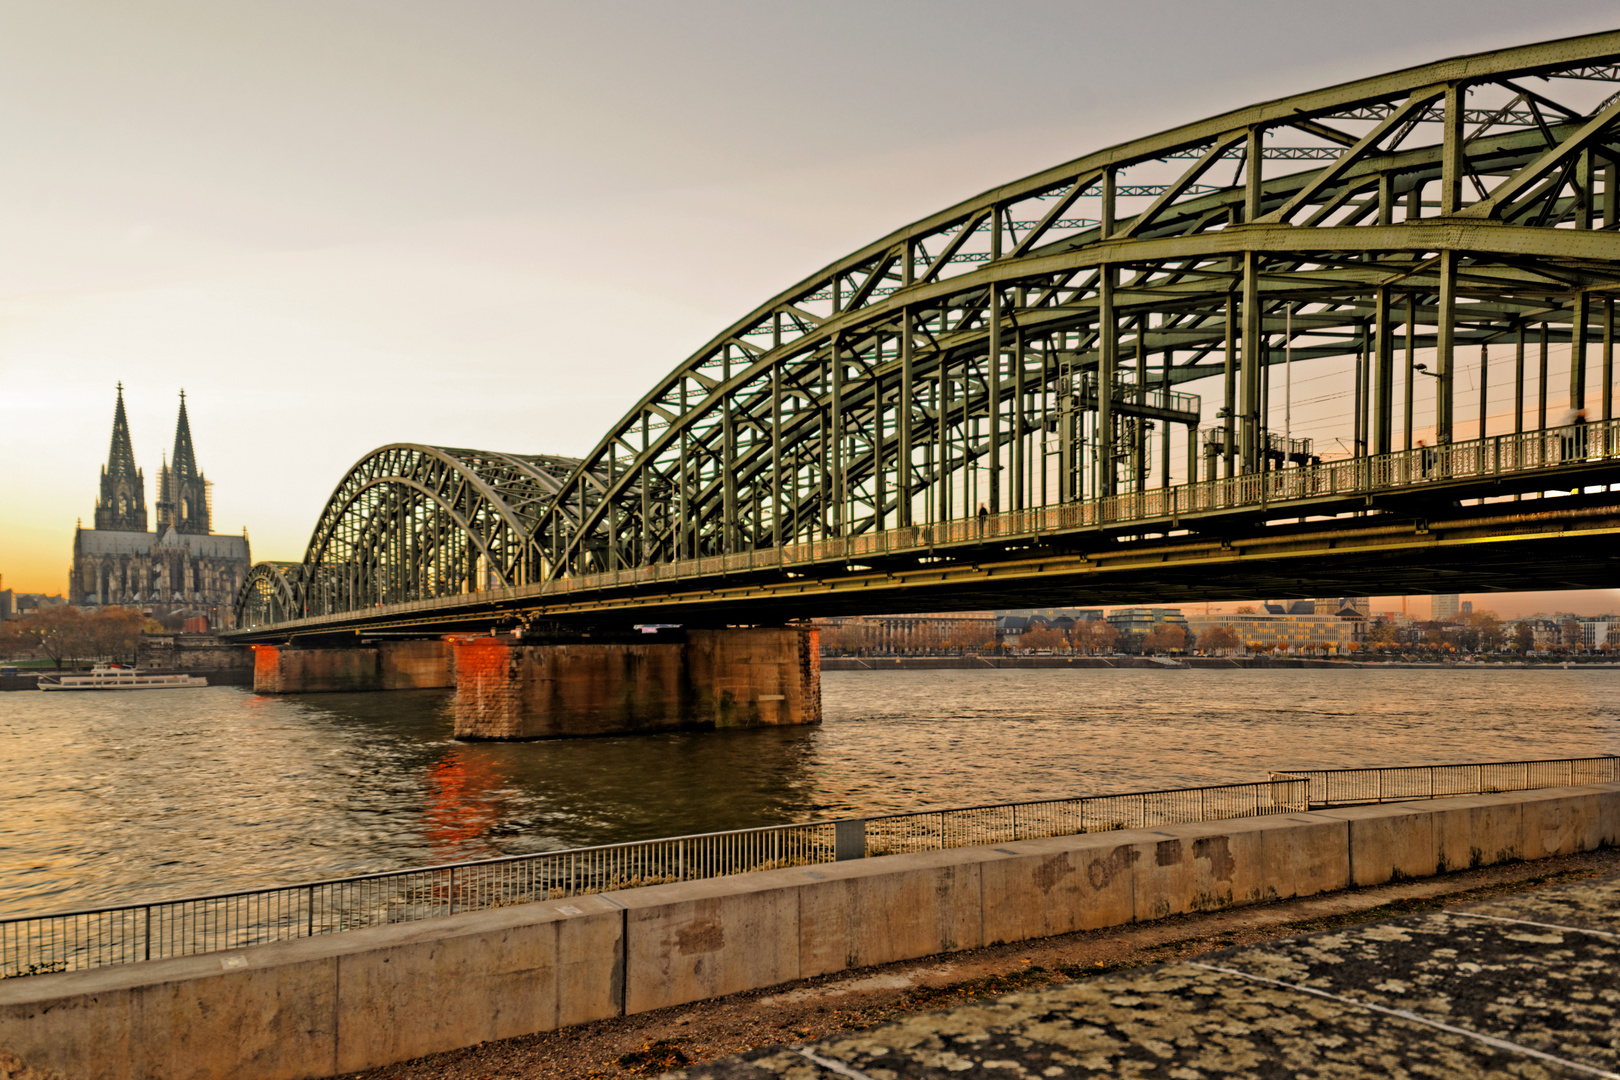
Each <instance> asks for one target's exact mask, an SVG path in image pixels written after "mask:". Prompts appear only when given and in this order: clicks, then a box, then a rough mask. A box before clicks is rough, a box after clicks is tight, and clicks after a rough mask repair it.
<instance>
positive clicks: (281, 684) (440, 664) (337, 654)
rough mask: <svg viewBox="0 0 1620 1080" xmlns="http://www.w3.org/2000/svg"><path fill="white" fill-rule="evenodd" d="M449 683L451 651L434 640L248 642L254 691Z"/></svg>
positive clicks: (322, 690)
mask: <svg viewBox="0 0 1620 1080" xmlns="http://www.w3.org/2000/svg"><path fill="white" fill-rule="evenodd" d="M454 685H455V654H454V651H453V650H452V648H451V646H450V643H449V642H447V641H441V640H438V639H427V640H416V641H388V642H383V643H382V644H380V645H368V646H355V647H353V648H329V649H292V648H278V647H277V646H274V645H255V646H253V689H254V690H255V691H256V692H257V693H260V694H321V693H330V692H337V691H349V692H353V691H365V690H417V689H428V688H444V687H450V686H454Z"/></svg>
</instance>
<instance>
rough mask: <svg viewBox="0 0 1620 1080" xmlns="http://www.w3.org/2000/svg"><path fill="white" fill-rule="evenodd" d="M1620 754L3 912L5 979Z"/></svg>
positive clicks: (1059, 802) (1609, 776)
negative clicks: (7, 916)
mask: <svg viewBox="0 0 1620 1080" xmlns="http://www.w3.org/2000/svg"><path fill="white" fill-rule="evenodd" d="M1617 762H1620V759H1617V758H1613V757H1607V758H1574V759H1558V760H1553V761H1520V762H1491V763H1485V764H1479V765H1437V766H1415V767H1400V768H1388V769H1340V770H1305V771H1296V772H1286V773H1283V772H1278V773H1272V774H1271V779H1270V780H1267V781H1263V782H1259V783H1251V784H1222V785H1215V786H1210V787H1197V788H1178V789H1169V790H1161V791H1135V792H1125V793H1122V794H1114V795H1097V796H1085V797H1077V798H1068V799H1044V800H1039V801H1031V802H1016V803H995V804H989V805H983V806H967V807H955V808H950V809H943V810H924V811H916V812H912V813H902V814H883V815H877V816H873V817H868V818H856V819H845V820H841V821H812V822H804V823H800V824H792V825H780V826H767V827H764V828H757V829H736V830H731V831H729V832H717V833H704V834H700V835H695V836H677V837H669V838H665V839H658V840H645V841H634V842H630V843H623V844H604V845H599V846H596V847H586V848H572V849H568V850H564V851H551V852H541V853H537V854H533V855H514V856H508V857H505V858H500V859H485V860H481V861H477V862H465V863H455V864H451V865H445V866H433V867H425V868H422V869H414V870H398V871H389V872H384V873H377V874H364V875H358V876H354V877H345V878H334V879H329V880H325V881H314V882H307V883H304V884H298V885H287V886H281V887H277V888H270V889H254V890H247V891H242V892H233V893H222V894H216V895H211V896H199V897H189V898H185V899H179V900H166V901H159V902H154V903H147V904H125V905H120V906H116V907H107V908H97V909H91V910H82V911H68V912H61V913H57V914H50V915H38V916H22V917H18V918H10V919H0V978H10V977H13V976H18V975H30V974H40V973H45V972H53V971H69V970H78V969H83V968H92V967H102V966H106V965H111V964H127V963H133V962H136V961H140V960H157V959H161V958H164V957H175V956H193V955H198V954H201V953H210V952H219V951H223V950H228V949H239V948H244V947H246V946H249V945H259V944H265V943H267V942H272V941H287V940H292V939H296V938H305V937H313V936H316V935H322V934H332V933H338V932H341V931H344V930H353V929H358V928H360V927H367V926H385V925H391V924H395V923H404V922H416V921H420V920H424V919H433V918H438V917H440V916H444V915H451V914H457V913H461V912H467V911H484V910H488V909H490V908H495V907H504V906H508V905H511V904H520V903H527V902H532V901H536V900H556V899H565V898H568V897H575V896H584V895H593V894H597V893H604V892H612V891H614V890H617V889H628V888H634V887H636V886H640V885H654V884H664V883H669V882H678V881H693V880H698V879H703V878H713V877H721V876H725V875H729V874H740V873H747V872H749V871H754V870H768V869H777V868H782V867H791V866H813V865H817V864H821V863H829V862H835V861H841V860H845V859H853V858H864V857H874V856H879V855H895V854H905V853H910V852H917V851H932V850H939V849H943V848H953V847H965V846H977V845H989V844H998V843H1008V842H1011V841H1016V840H1029V839H1035V838H1039V837H1047V836H1071V835H1076V834H1080V833H1088V832H1103V831H1110V830H1114V829H1131V828H1147V827H1153V826H1159V825H1174V824H1185V823H1189V822H1199V821H1223V820H1229V819H1233V818H1248V817H1260V816H1265V815H1270V814H1282V813H1290V812H1296V811H1302V810H1306V809H1308V808H1310V807H1321V806H1328V805H1334V804H1336V803H1346V802H1378V801H1388V800H1392V799H1398V798H1404V799H1416V798H1429V797H1431V796H1438V795H1459V794H1473V793H1475V792H1480V791H1520V790H1528V789H1532V788H1539V787H1563V786H1570V785H1577V784H1589V783H1599V782H1605V781H1613V780H1615V779H1617V772H1616V763H1617Z"/></svg>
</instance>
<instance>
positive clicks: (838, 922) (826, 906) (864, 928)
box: [799, 848, 993, 977]
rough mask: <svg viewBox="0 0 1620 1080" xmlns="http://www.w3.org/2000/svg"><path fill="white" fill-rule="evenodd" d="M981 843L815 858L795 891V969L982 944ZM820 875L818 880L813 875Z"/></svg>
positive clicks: (822, 969) (816, 970)
mask: <svg viewBox="0 0 1620 1080" xmlns="http://www.w3.org/2000/svg"><path fill="white" fill-rule="evenodd" d="M992 859H993V854H992V853H987V852H986V850H985V849H983V848H969V849H954V850H949V851H927V852H919V853H917V854H914V855H890V856H886V857H882V858H876V859H861V860H853V861H850V862H843V863H833V864H831V865H828V866H818V867H816V868H814V869H813V870H811V871H809V872H808V873H807V874H806V876H807V877H809V878H811V879H812V880H811V881H810V883H809V884H807V885H806V886H805V887H804V888H802V889H801V890H800V891H799V919H800V927H799V942H800V944H799V948H800V965H799V970H800V974H801V976H804V977H808V976H811V975H822V974H825V973H827V972H830V971H842V970H844V969H845V968H851V967H864V966H866V965H869V964H886V963H888V962H890V961H892V960H901V959H905V958H908V957H913V956H928V955H930V954H933V953H941V952H954V951H956V950H958V949H972V948H977V947H978V946H980V945H982V944H984V924H983V916H982V911H983V908H984V907H985V906H986V904H985V900H984V893H983V888H982V885H981V881H980V876H979V875H980V871H981V869H982V867H983V866H984V864H985V862H986V861H990V860H992ZM816 879H821V880H816Z"/></svg>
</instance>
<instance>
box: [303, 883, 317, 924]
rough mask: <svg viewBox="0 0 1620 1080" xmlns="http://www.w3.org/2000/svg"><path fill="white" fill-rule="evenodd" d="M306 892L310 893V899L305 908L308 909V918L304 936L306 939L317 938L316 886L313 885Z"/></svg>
mask: <svg viewBox="0 0 1620 1080" xmlns="http://www.w3.org/2000/svg"><path fill="white" fill-rule="evenodd" d="M306 891H307V892H308V893H309V899H308V900H307V901H306V902H305V906H306V908H307V911H306V915H307V918H306V919H305V924H306V925H305V931H304V936H305V937H314V936H315V886H313V885H311V886H310V887H309V888H308V889H307V890H306Z"/></svg>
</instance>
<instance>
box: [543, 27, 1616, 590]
mask: <svg viewBox="0 0 1620 1080" xmlns="http://www.w3.org/2000/svg"><path fill="white" fill-rule="evenodd" d="M1617 56H1620V35H1617V34H1613V33H1610V34H1596V35H1590V36H1587V37H1582V38H1573V39H1567V40H1563V41H1554V42H1546V43H1541V44H1536V45H1528V46H1523V47H1520V48H1514V49H1505V50H1500V51H1497V52H1493V53H1486V54H1479V55H1476V56H1469V57H1460V58H1453V59H1449V60H1444V61H1440V62H1437V63H1433V64H1427V65H1421V66H1418V67H1413V68H1409V69H1405V70H1402V71H1396V72H1391V73H1388V74H1385V75H1379V76H1375V77H1371V78H1367V79H1362V80H1357V81H1355V82H1350V83H1345V84H1341V85H1339V86H1333V87H1328V88H1325V89H1321V90H1313V91H1309V92H1306V93H1302V94H1296V95H1293V96H1290V97H1285V98H1279V99H1276V100H1273V101H1268V102H1262V103H1260V104H1257V105H1253V106H1249V107H1246V108H1242V109H1236V110H1232V111H1230V112H1227V113H1224V114H1221V115H1218V116H1214V117H1210V118H1208V119H1205V120H1200V121H1197V122H1194V123H1191V124H1186V125H1183V126H1181V127H1178V128H1174V129H1171V130H1169V131H1165V132H1160V133H1157V134H1153V135H1149V136H1146V137H1144V138H1141V139H1138V140H1134V141H1131V142H1128V143H1124V144H1121V145H1118V146H1113V147H1109V148H1106V149H1103V150H1099V151H1097V152H1095V153H1092V154H1089V155H1086V156H1084V157H1081V158H1077V159H1074V160H1072V161H1069V162H1066V163H1064V164H1062V165H1058V166H1055V167H1053V168H1051V169H1047V170H1044V171H1042V172H1039V173H1036V174H1034V175H1032V176H1028V177H1024V178H1022V179H1019V180H1015V181H1012V182H1010V183H1008V184H1004V185H1001V186H999V187H997V188H994V189H992V190H991V191H988V192H986V193H984V194H982V195H980V196H977V197H975V198H972V199H968V200H965V201H964V202H961V203H958V204H957V205H955V206H952V207H949V208H946V209H944V210H942V211H940V212H938V213H936V214H933V215H930V216H928V217H926V218H923V219H922V220H920V221H917V222H914V223H912V224H910V225H907V226H905V227H904V228H901V229H897V230H895V231H894V232H892V233H890V234H889V235H887V236H885V237H882V238H880V239H878V240H876V241H874V242H872V243H870V244H867V245H865V246H863V247H862V248H860V249H859V250H857V251H855V252H853V253H851V254H850V255H848V256H846V257H845V258H843V259H840V260H838V261H836V262H835V263H833V264H831V265H830V266H828V267H826V268H824V269H823V270H821V271H819V272H817V273H816V274H813V275H811V276H810V277H807V278H805V279H804V280H803V281H801V282H799V283H797V284H796V285H794V286H793V287H791V288H789V289H787V290H784V291H783V292H781V293H779V294H778V295H776V296H774V297H772V298H771V299H770V300H768V301H766V302H765V303H764V304H762V305H760V306H759V307H758V308H756V309H754V310H753V311H751V312H749V313H748V314H747V315H745V316H744V317H742V318H741V319H739V320H737V321H736V322H735V323H733V324H732V325H730V326H729V327H727V328H726V329H725V330H724V331H722V332H721V333H720V334H718V335H716V336H715V337H714V338H713V339H712V340H711V341H710V342H709V343H708V344H706V345H705V346H704V347H703V348H702V349H700V350H699V351H698V352H697V353H695V354H693V355H692V356H691V357H689V358H688V359H687V360H686V361H684V362H683V363H682V364H681V365H679V366H678V367H677V368H676V369H675V370H674V371H673V372H671V374H670V375H669V376H668V377H666V378H665V379H664V380H663V381H662V382H661V383H660V384H659V385H658V386H657V387H655V388H654V389H653V391H652V392H651V393H649V394H648V395H647V396H646V397H644V398H643V399H642V400H641V401H640V402H638V403H637V405H636V406H635V407H634V408H632V409H631V410H630V411H629V412H628V413H627V414H626V415H625V417H624V418H623V419H622V420H621V421H620V422H619V424H617V425H616V426H615V428H614V429H613V430H612V431H610V432H609V433H608V434H607V435H606V437H605V438H604V439H603V440H602V441H601V442H600V443H599V444H598V445H597V446H596V447H595V448H594V449H593V450H592V451H591V452H590V453H589V454H588V455H587V456H586V457H585V458H584V459H583V461H582V463H581V469H582V470H589V471H591V472H592V473H594V474H595V475H597V476H604V477H609V478H610V479H609V482H608V486H607V487H606V488H605V489H603V488H599V487H594V486H591V485H586V484H568V485H565V488H564V491H563V493H562V496H561V498H559V499H558V501H557V503H556V504H555V505H554V506H553V507H552V508H551V509H550V510H549V511H548V515H549V516H548V519H547V521H546V522H543V523H542V525H541V530H540V531H541V532H542V533H544V534H546V535H547V536H555V537H561V538H563V540H562V542H561V543H560V544H557V545H555V546H554V549H553V550H552V552H551V553H550V557H549V559H548V560H547V561H548V566H549V571H548V572H549V574H550V575H551V576H552V577H563V576H568V575H570V574H577V573H584V572H588V571H589V570H590V569H592V568H596V567H599V566H600V564H601V562H602V561H603V557H604V553H603V552H602V551H601V550H600V545H601V543H602V541H603V538H604V537H607V543H608V545H609V549H608V550H607V551H606V553H605V557H606V561H607V562H608V564H609V566H610V567H612V568H619V567H623V568H629V567H633V566H636V565H642V564H646V563H650V562H661V561H667V560H670V559H681V558H693V557H703V556H713V555H722V554H728V553H733V552H741V551H748V550H758V549H760V548H765V547H773V546H779V545H781V544H783V543H789V542H794V541H802V540H811V539H818V538H824V537H838V536H851V535H859V534H861V533H864V532H869V531H878V530H882V529H885V528H892V527H896V526H900V527H904V526H908V525H911V524H913V523H916V522H919V521H940V520H950V519H953V518H963V517H968V516H971V515H973V514H975V513H976V511H977V510H978V508H979V507H980V506H983V507H984V508H985V509H986V510H987V511H989V512H990V513H997V512H1001V511H1006V510H1020V509H1024V508H1027V507H1030V506H1034V505H1041V504H1045V503H1050V502H1054V501H1073V500H1075V499H1079V498H1083V497H1090V496H1094V497H1107V496H1109V495H1112V494H1114V493H1117V492H1120V491H1130V490H1133V489H1135V490H1141V489H1144V488H1150V487H1155V486H1167V485H1168V484H1169V483H1170V482H1171V480H1172V478H1174V479H1176V480H1179V481H1182V482H1186V481H1190V480H1193V479H1196V478H1201V476H1207V473H1208V469H1209V465H1208V463H1207V460H1206V458H1207V457H1208V456H1209V455H1210V454H1211V452H1212V453H1213V456H1214V457H1215V458H1216V459H1217V462H1216V466H1215V467H1216V469H1217V471H1218V473H1219V474H1220V475H1223V476H1224V475H1231V474H1242V473H1250V472H1259V471H1264V469H1265V468H1266V467H1267V462H1268V460H1272V461H1275V462H1281V463H1299V462H1301V461H1309V460H1312V459H1314V458H1317V457H1320V456H1322V455H1323V454H1326V455H1328V456H1334V455H1337V454H1339V453H1340V452H1341V451H1340V448H1339V443H1340V442H1342V443H1343V444H1344V446H1345V447H1347V448H1348V451H1347V452H1348V453H1349V454H1350V455H1351V456H1370V455H1377V454H1381V453H1388V452H1390V451H1392V450H1397V449H1401V448H1403V447H1404V446H1409V445H1411V443H1412V441H1413V435H1411V434H1409V432H1410V431H1411V430H1412V429H1413V428H1415V429H1416V432H1417V435H1418V437H1423V436H1426V437H1427V440H1428V441H1429V442H1431V443H1433V442H1437V441H1438V442H1442V443H1443V442H1449V441H1451V440H1453V439H1455V438H1461V437H1463V436H1464V434H1465V428H1466V419H1467V418H1466V413H1465V411H1463V409H1462V403H1460V402H1459V401H1458V400H1457V387H1458V385H1459V382H1458V367H1459V364H1461V363H1462V362H1463V359H1462V357H1461V352H1460V350H1462V349H1464V348H1467V349H1469V350H1470V351H1472V350H1473V349H1476V348H1478V347H1480V346H1491V345H1504V344H1511V343H1512V342H1513V341H1514V340H1515V335H1516V334H1519V333H1525V332H1529V333H1530V334H1531V335H1532V338H1535V336H1536V335H1538V334H1539V333H1540V331H1541V327H1542V325H1543V324H1546V325H1547V334H1548V338H1549V340H1550V341H1551V342H1552V343H1553V344H1555V345H1560V346H1567V345H1568V343H1569V342H1570V341H1571V340H1572V339H1573V338H1575V337H1577V336H1583V337H1587V338H1590V340H1591V341H1592V342H1594V343H1595V340H1596V336H1597V334H1598V325H1599V324H1598V316H1599V315H1600V314H1601V315H1602V316H1603V318H1605V319H1606V318H1607V314H1608V309H1607V308H1604V309H1603V311H1602V312H1598V311H1597V310H1596V309H1595V308H1594V307H1593V306H1592V301H1593V298H1594V297H1596V296H1600V295H1603V294H1602V293H1601V292H1600V290H1604V289H1607V288H1609V287H1612V286H1613V285H1614V283H1615V280H1616V274H1615V267H1616V266H1617V265H1620V235H1617V234H1616V233H1615V232H1614V231H1612V230H1613V227H1614V225H1615V210H1614V201H1615V198H1614V196H1613V195H1612V194H1603V193H1608V192H1611V191H1613V190H1614V189H1615V187H1616V184H1615V181H1614V168H1615V160H1616V155H1617V152H1620V143H1617V141H1616V139H1615V121H1616V118H1617V115H1620V104H1617V102H1616V99H1615V96H1614V94H1613V91H1614V89H1615V86H1614V83H1615V77H1616V70H1617V69H1616V58H1617ZM1528 79H1535V80H1536V85H1537V87H1540V88H1539V89H1536V88H1532V87H1530V86H1529V85H1527V84H1526V83H1525V80H1528ZM1605 199H1607V200H1608V202H1604V200H1605ZM1459 304H1464V305H1466V307H1467V309H1468V310H1467V311H1466V317H1465V318H1459V317H1458V314H1457V312H1458V305H1459ZM1604 325H1607V323H1606V322H1605V323H1604ZM1535 344H1536V342H1535V341H1532V347H1534V345H1535ZM1417 350H1422V351H1424V352H1426V353H1427V352H1435V353H1438V354H1439V355H1438V357H1437V358H1434V359H1431V360H1430V362H1429V363H1428V364H1426V365H1425V366H1424V367H1422V368H1419V369H1417V370H1418V371H1419V373H1420V376H1421V373H1422V372H1424V371H1427V372H1429V373H1430V374H1432V375H1434V376H1435V377H1436V378H1437V380H1438V381H1437V382H1436V383H1435V386H1434V389H1435V391H1436V393H1435V394H1434V395H1433V398H1434V400H1433V401H1432V403H1431V402H1426V401H1425V402H1421V403H1420V404H1419V406H1418V408H1417V415H1416V416H1415V417H1414V419H1413V420H1412V421H1410V422H1408V421H1407V420H1406V419H1405V417H1404V415H1403V412H1404V409H1405V407H1406V403H1407V402H1409V401H1411V400H1412V399H1413V398H1414V397H1417V398H1422V397H1424V396H1425V382H1424V379H1423V378H1422V377H1419V378H1418V379H1417V390H1416V391H1415V392H1414V391H1413V390H1411V389H1409V388H1408V387H1407V386H1406V384H1407V383H1410V382H1411V378H1410V377H1409V376H1406V375H1405V373H1404V365H1403V364H1402V363H1400V362H1399V360H1400V358H1401V357H1402V354H1405V353H1409V352H1412V351H1417ZM1285 354H1286V355H1285ZM1324 357H1330V358H1335V359H1336V360H1337V361H1338V362H1339V364H1340V365H1341V366H1342V367H1343V368H1344V369H1345V370H1346V372H1347V373H1348V372H1349V369H1350V368H1352V367H1354V368H1356V369H1357V371H1356V373H1354V374H1351V375H1350V378H1351V379H1352V380H1353V381H1354V382H1355V384H1356V385H1355V387H1353V388H1352V389H1351V392H1350V394H1349V395H1346V396H1354V397H1355V398H1356V401H1355V402H1354V405H1353V406H1352V407H1346V408H1344V409H1343V410H1342V412H1343V415H1342V416H1341V417H1339V418H1338V419H1341V420H1344V421H1349V422H1348V423H1346V424H1344V425H1343V430H1342V432H1334V433H1333V437H1331V438H1322V437H1321V435H1322V434H1323V433H1322V432H1321V430H1320V426H1319V427H1318V432H1317V435H1316V437H1315V438H1314V439H1313V440H1310V445H1307V444H1306V443H1307V440H1304V439H1301V440H1294V439H1292V432H1289V431H1285V430H1282V429H1284V428H1285V427H1286V426H1287V425H1285V423H1284V422H1282V417H1281V416H1279V415H1276V414H1278V413H1280V412H1281V411H1282V410H1281V409H1279V408H1278V406H1279V405H1282V404H1283V403H1282V402H1278V401H1276V400H1274V397H1275V396H1277V395H1273V394H1272V393H1271V388H1270V387H1269V385H1268V383H1269V381H1270V376H1269V371H1270V369H1271V368H1272V367H1274V366H1277V365H1278V364H1280V363H1286V362H1288V361H1290V360H1291V361H1309V360H1315V359H1321V358H1324ZM1369 357H1370V359H1369ZM1410 364H1412V360H1411V359H1410V357H1405V365H1410ZM1571 379H1572V380H1573V381H1572V389H1571V391H1570V401H1571V402H1572V403H1576V404H1582V403H1584V401H1583V400H1582V399H1583V398H1584V393H1585V381H1588V380H1585V379H1584V373H1581V372H1577V373H1575V374H1573V375H1571ZM1188 383H1202V385H1201V386H1199V387H1198V390H1199V391H1201V392H1200V393H1199V394H1197V395H1196V396H1182V397H1177V396H1176V395H1177V394H1178V393H1181V391H1180V390H1179V389H1178V388H1181V387H1183V386H1184V384H1188ZM1577 383H1579V384H1580V385H1576V384H1577ZM1604 394H1605V395H1607V394H1608V391H1607V390H1605V391H1604ZM1603 400H1604V401H1608V400H1609V399H1608V397H1607V396H1604V397H1603ZM1491 408H1492V406H1487V412H1489V411H1490V409H1491ZM1520 411H1521V412H1522V411H1523V410H1522V409H1521V410H1520ZM1352 412H1353V413H1354V416H1352V415H1351V414H1352ZM1509 422H1510V423H1511V421H1509ZM1475 426H1478V422H1477V421H1476V422H1475ZM1171 436H1173V439H1172V438H1171ZM1172 443H1174V446H1173V447H1172ZM1285 444H1286V445H1285ZM632 490H633V491H635V493H636V494H635V497H634V498H633V499H632V498H630V497H628V496H627V493H628V492H630V491H632ZM631 518H634V520H636V521H637V522H638V523H639V529H637V530H628V529H625V528H624V527H623V526H622V522H624V521H626V520H630V519H631ZM615 521H616V522H619V523H621V524H618V525H615V524H614V522H615ZM548 542H549V541H548ZM591 545H595V546H596V550H595V553H594V554H593V555H592V557H591V559H590V560H589V563H587V560H585V559H584V558H582V555H583V552H584V550H585V549H586V548H587V547H589V546H591Z"/></svg>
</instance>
